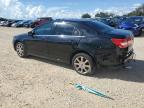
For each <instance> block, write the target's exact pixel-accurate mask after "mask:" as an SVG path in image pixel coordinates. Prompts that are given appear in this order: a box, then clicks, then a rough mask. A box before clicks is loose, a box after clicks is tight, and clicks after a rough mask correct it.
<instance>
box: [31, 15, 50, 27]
mask: <svg viewBox="0 0 144 108" xmlns="http://www.w3.org/2000/svg"><path fill="white" fill-rule="evenodd" d="M49 21H52V18H51V17H42V18H38V19H37V20H35V21H34V22H33V23H32V25H31V27H32V28H35V27H37V26H40V25H42V24H44V23H46V22H49Z"/></svg>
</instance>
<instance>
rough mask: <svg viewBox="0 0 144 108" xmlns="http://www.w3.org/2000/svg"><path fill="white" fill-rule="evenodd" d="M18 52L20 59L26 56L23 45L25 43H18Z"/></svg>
mask: <svg viewBox="0 0 144 108" xmlns="http://www.w3.org/2000/svg"><path fill="white" fill-rule="evenodd" d="M16 51H17V54H18V55H19V56H20V57H22V56H24V45H23V43H20V42H18V43H17V45H16Z"/></svg>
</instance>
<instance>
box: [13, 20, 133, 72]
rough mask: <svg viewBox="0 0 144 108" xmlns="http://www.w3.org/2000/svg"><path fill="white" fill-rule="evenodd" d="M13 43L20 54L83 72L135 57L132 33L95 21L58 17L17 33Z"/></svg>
mask: <svg viewBox="0 0 144 108" xmlns="http://www.w3.org/2000/svg"><path fill="white" fill-rule="evenodd" d="M13 45H14V49H15V50H16V51H17V54H18V55H19V56H20V57H27V56H28V55H34V56H39V57H43V58H48V59H51V60H56V61H60V62H64V63H70V64H72V65H73V67H74V69H75V70H76V71H77V72H78V73H79V74H82V75H88V74H93V73H94V71H95V69H96V66H97V65H104V66H111V65H119V64H123V63H124V62H126V61H127V60H129V59H131V58H132V57H133V47H132V45H133V35H132V33H131V32H129V31H125V30H119V29H114V28H112V27H110V26H107V25H105V24H103V23H101V22H98V21H92V20H79V19H72V20H71V19H67V20H66V19H65V20H55V21H52V22H50V23H46V24H43V25H41V26H39V27H37V28H35V29H34V30H33V31H31V32H29V33H25V34H21V35H18V36H15V37H14V39H13Z"/></svg>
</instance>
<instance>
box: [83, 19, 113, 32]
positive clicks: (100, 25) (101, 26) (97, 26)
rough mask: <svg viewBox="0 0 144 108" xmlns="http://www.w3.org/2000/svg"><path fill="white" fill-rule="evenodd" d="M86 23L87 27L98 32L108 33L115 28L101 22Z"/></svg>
mask: <svg viewBox="0 0 144 108" xmlns="http://www.w3.org/2000/svg"><path fill="white" fill-rule="evenodd" d="M84 23H85V25H86V26H89V27H91V28H93V29H94V30H96V31H98V32H107V31H111V30H113V29H114V28H113V27H110V26H108V25H106V24H104V23H102V22H99V21H86V22H84Z"/></svg>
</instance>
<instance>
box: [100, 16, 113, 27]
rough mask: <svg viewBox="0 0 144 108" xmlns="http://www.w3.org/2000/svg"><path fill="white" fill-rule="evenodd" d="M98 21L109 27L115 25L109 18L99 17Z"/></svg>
mask: <svg viewBox="0 0 144 108" xmlns="http://www.w3.org/2000/svg"><path fill="white" fill-rule="evenodd" d="M98 21H100V22H102V23H104V24H107V25H109V26H111V27H115V24H114V22H113V21H112V19H111V18H99V19H98Z"/></svg>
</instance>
